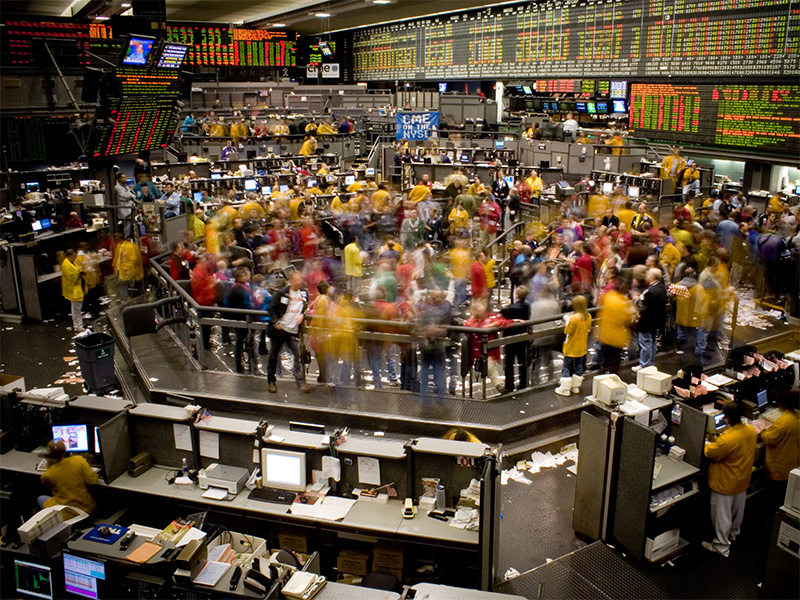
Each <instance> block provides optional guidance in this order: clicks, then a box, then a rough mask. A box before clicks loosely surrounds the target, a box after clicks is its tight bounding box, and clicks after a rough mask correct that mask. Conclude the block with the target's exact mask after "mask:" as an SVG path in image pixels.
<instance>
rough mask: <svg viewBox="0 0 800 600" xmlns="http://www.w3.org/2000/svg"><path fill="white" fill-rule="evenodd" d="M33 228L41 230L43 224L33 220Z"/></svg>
mask: <svg viewBox="0 0 800 600" xmlns="http://www.w3.org/2000/svg"><path fill="white" fill-rule="evenodd" d="M31 229H33V230H34V231H41V230H42V224H41V223H40V222H39V221H33V222H32V223H31Z"/></svg>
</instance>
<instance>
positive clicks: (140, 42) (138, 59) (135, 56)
mask: <svg viewBox="0 0 800 600" xmlns="http://www.w3.org/2000/svg"><path fill="white" fill-rule="evenodd" d="M155 41H156V40H155V38H151V37H147V36H143V35H132V36H130V37H129V38H128V43H127V45H126V46H125V50H124V51H123V53H122V64H123V65H125V66H128V67H144V66H145V65H146V64H147V61H148V60H149V58H150V53H151V52H152V51H153V44H155Z"/></svg>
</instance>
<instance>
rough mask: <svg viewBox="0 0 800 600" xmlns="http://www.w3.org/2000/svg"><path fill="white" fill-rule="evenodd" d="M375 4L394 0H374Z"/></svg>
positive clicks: (388, 2) (389, 2)
mask: <svg viewBox="0 0 800 600" xmlns="http://www.w3.org/2000/svg"><path fill="white" fill-rule="evenodd" d="M372 3H373V4H391V3H392V0H372Z"/></svg>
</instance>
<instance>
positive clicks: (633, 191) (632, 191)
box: [628, 185, 639, 198]
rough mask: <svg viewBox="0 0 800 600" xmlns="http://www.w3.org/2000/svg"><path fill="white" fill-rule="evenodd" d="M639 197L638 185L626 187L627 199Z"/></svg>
mask: <svg viewBox="0 0 800 600" xmlns="http://www.w3.org/2000/svg"><path fill="white" fill-rule="evenodd" d="M638 197H639V186H638V185H629V186H628V198H638Z"/></svg>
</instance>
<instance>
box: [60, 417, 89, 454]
mask: <svg viewBox="0 0 800 600" xmlns="http://www.w3.org/2000/svg"><path fill="white" fill-rule="evenodd" d="M53 439H54V440H55V441H59V440H61V441H63V442H64V445H65V446H66V447H67V452H88V451H89V429H88V426H87V425H86V423H81V424H76V425H53Z"/></svg>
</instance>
